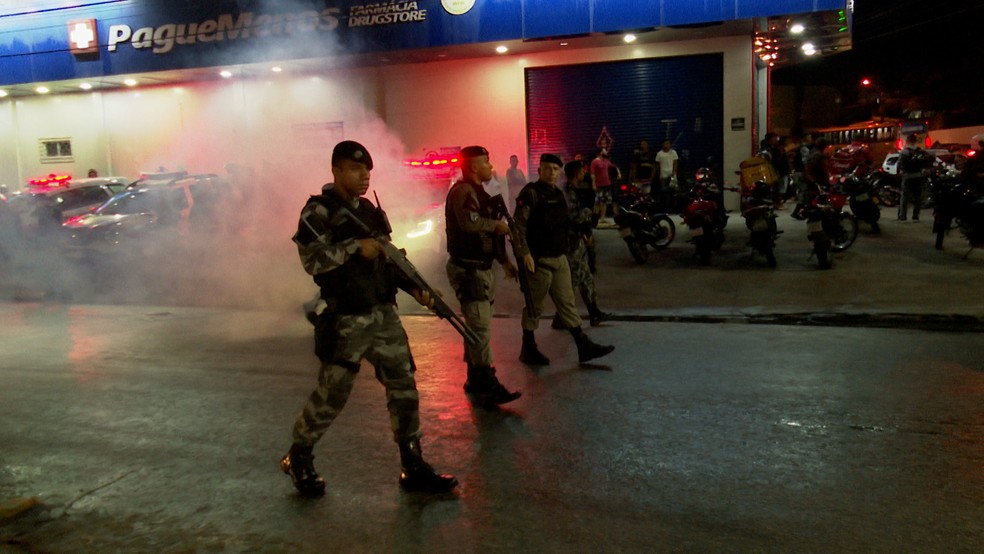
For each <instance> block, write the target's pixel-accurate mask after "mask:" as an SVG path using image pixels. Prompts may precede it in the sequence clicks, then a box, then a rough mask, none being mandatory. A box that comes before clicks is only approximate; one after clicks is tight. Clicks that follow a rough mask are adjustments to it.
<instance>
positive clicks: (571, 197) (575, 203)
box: [551, 141, 645, 329]
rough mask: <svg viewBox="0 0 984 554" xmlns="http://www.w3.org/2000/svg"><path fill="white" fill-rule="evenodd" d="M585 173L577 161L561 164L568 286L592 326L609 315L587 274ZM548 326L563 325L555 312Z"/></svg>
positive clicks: (589, 224) (589, 222)
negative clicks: (567, 220)
mask: <svg viewBox="0 0 984 554" xmlns="http://www.w3.org/2000/svg"><path fill="white" fill-rule="evenodd" d="M643 142H645V141H643ZM586 173H587V168H585V167H584V164H583V163H581V162H579V161H573V162H568V163H567V165H565V166H564V175H565V176H566V177H567V183H566V185H565V187H566V189H567V206H568V208H569V212H568V213H569V216H570V227H569V229H570V235H569V236H568V248H567V263H568V265H569V266H570V268H571V281H572V285H573V287H574V289H576V290H577V291H578V292H579V293H580V294H581V300H583V301H584V305H585V306H586V307H587V308H588V321H589V322H591V326H592V327H597V326H598V325H601V322H602V321H604V320H605V319H607V318H608V317H609V315H608V314H606V313H605V312H603V311H601V310H600V309H599V308H598V300H597V294H596V293H595V283H594V276H593V275H591V264H590V263H589V261H588V260H589V257H588V248H589V247H590V246H591V242H592V241H593V240H594V237H593V236H592V234H593V226H592V217H593V215H594V214H593V213H592V209H593V208H594V202H591V203H584V202H582V197H583V194H581V190H582V189H581V182H582V181H583V180H584V175H585V174H586ZM551 326H552V327H553V328H554V329H564V328H565V327H564V323H563V321H561V319H560V315H559V314H558V315H556V316H554V320H553V323H552V324H551Z"/></svg>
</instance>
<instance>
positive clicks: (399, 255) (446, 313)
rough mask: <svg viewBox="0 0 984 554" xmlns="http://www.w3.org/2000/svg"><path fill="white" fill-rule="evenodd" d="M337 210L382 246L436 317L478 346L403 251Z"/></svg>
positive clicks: (343, 209) (475, 337)
mask: <svg viewBox="0 0 984 554" xmlns="http://www.w3.org/2000/svg"><path fill="white" fill-rule="evenodd" d="M377 202H378V199H377ZM337 209H338V210H339V211H340V212H341V213H342V214H343V215H345V216H346V217H348V218H349V220H350V221H351V222H352V223H355V225H356V226H358V227H359V228H360V229H362V230H363V231H365V232H366V233H369V234H371V235H372V238H374V239H376V240H377V241H378V242H379V244H382V245H383V252H385V253H386V257H387V258H389V261H391V262H393V265H395V266H396V268H397V269H399V270H400V272H401V273H403V275H404V276H405V277H406V278H407V279H409V280H410V281H411V282H412V283H413V285H414V286H415V287H417V288H418V289H420V290H422V291H426V292H427V293H428V294H430V297H431V300H433V301H434V313H435V314H437V317H439V318H441V319H446V320H447V321H448V323H450V324H451V326H452V327H454V330H455V331H457V332H458V333H459V334H460V335H461V336H462V337H463V338H464V339H465V340H466V341H468V344H471V345H476V344H478V342H479V340H478V335H476V334H475V331H472V329H471V327H469V326H468V324H467V323H465V321H464V320H463V319H461V318H460V317H459V316H458V314H456V313H455V312H454V310H452V309H451V306H448V304H447V302H445V301H444V299H443V298H441V295H440V294H438V293H437V291H436V290H434V289H433V288H432V287H431V286H430V285H429V284H427V281H425V280H424V277H423V275H421V274H420V272H419V271H417V268H416V267H414V265H413V264H412V263H410V260H408V259H407V255H406V253H405V252H404V251H403V250H400V249H399V248H397V247H396V246H395V245H394V244H393V243H392V242H390V241H389V240H387V239H386V237H385V236H384V235H381V234H378V233H376V232H374V231H373V230H372V228H370V227H369V226H368V225H366V224H365V222H363V221H362V220H361V219H359V218H358V217H356V215H355V214H354V213H352V210H350V209H348V208H347V207H345V206H337Z"/></svg>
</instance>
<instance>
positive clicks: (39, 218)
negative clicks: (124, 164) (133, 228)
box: [7, 174, 131, 233]
mask: <svg viewBox="0 0 984 554" xmlns="http://www.w3.org/2000/svg"><path fill="white" fill-rule="evenodd" d="M130 182H131V181H130V179H128V178H126V177H90V178H84V179H74V178H72V176H71V175H67V174H50V175H47V176H45V177H39V178H36V179H31V180H30V181H28V186H27V187H26V188H25V189H24V190H23V191H20V192H17V193H14V194H13V195H11V196H10V197H9V198H8V200H7V207H8V208H9V209H10V211H11V213H13V214H16V216H17V224H18V226H19V227H20V229H21V230H22V231H23V232H27V233H31V232H36V231H37V230H39V229H44V228H52V229H55V228H57V227H58V226H60V225H61V224H62V223H64V222H65V221H67V220H69V219H72V218H74V217H77V216H79V215H82V214H86V213H90V212H92V211H94V210H95V209H97V208H98V207H99V206H100V205H102V204H103V203H105V202H106V201H107V200H109V199H110V198H112V197H113V196H114V195H116V194H118V193H119V192H122V191H123V190H124V189H126V187H127V186H129V185H130Z"/></svg>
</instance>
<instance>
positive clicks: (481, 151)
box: [458, 146, 489, 160]
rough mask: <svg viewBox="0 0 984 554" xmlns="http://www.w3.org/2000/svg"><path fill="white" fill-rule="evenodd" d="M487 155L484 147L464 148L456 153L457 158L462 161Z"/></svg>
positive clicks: (487, 152)
mask: <svg viewBox="0 0 984 554" xmlns="http://www.w3.org/2000/svg"><path fill="white" fill-rule="evenodd" d="M488 155H489V151H488V150H486V149H485V147H484V146H466V147H464V148H462V149H461V152H459V153H458V157H459V158H461V159H463V160H467V159H469V158H477V157H479V156H488Z"/></svg>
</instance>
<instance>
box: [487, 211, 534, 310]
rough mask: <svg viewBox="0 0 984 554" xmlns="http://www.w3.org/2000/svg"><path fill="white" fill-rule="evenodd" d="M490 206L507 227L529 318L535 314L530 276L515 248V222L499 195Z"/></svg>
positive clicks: (520, 288)
mask: <svg viewBox="0 0 984 554" xmlns="http://www.w3.org/2000/svg"><path fill="white" fill-rule="evenodd" d="M490 202H491V204H492V208H493V213H494V214H495V215H497V216H498V217H500V218H504V219H505V220H506V225H508V226H509V244H510V246H511V247H512V251H513V257H514V258H516V276H517V279H518V280H519V290H521V291H523V301H524V302H525V305H526V306H525V309H526V314H527V315H528V316H529V317H533V314H534V313H536V312H534V311H533V304H534V303H533V291H532V289H530V274H529V272H528V271H526V264H524V263H523V257H522V256H520V255H519V250H518V249H517V247H516V241H515V240H514V238H513V237H514V236H515V235H516V221H515V220H513V218H512V216H510V215H509V209H508V208H507V207H506V200H505V199H504V198H503V197H502V195H501V194H496V195H495V196H493V197H492V198H491V199H490Z"/></svg>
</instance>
